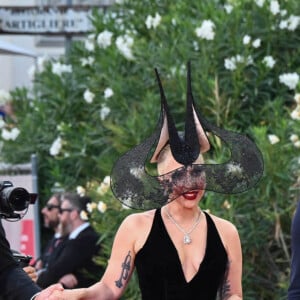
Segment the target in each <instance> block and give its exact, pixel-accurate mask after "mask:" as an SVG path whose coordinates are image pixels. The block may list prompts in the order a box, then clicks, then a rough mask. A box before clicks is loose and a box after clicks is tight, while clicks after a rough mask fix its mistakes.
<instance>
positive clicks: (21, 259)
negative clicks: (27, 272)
mask: <svg viewBox="0 0 300 300" xmlns="http://www.w3.org/2000/svg"><path fill="white" fill-rule="evenodd" d="M13 257H14V259H15V260H16V262H17V263H18V265H19V266H20V267H21V268H24V267H27V266H28V265H29V262H30V260H31V259H32V256H30V255H22V254H20V253H18V252H13Z"/></svg>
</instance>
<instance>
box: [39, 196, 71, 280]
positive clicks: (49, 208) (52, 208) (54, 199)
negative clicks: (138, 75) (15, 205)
mask: <svg viewBox="0 0 300 300" xmlns="http://www.w3.org/2000/svg"><path fill="white" fill-rule="evenodd" d="M61 197H62V194H61V193H55V194H53V195H52V196H51V197H50V198H49V200H48V201H47V203H46V205H45V206H44V207H43V209H42V210H41V213H42V215H43V219H44V227H45V228H48V229H50V230H53V231H54V235H53V236H52V238H51V239H50V240H49V241H48V243H47V245H46V247H45V248H44V249H43V253H42V255H41V256H40V257H39V258H38V259H37V260H36V262H35V264H34V267H35V269H36V271H37V272H38V274H39V273H40V272H42V271H43V269H45V268H47V264H48V260H49V258H50V256H51V255H52V253H53V252H54V249H55V247H56V245H57V244H58V243H60V242H61V241H62V240H64V238H65V237H63V236H62V235H61V230H60V222H59V209H60V204H61Z"/></svg>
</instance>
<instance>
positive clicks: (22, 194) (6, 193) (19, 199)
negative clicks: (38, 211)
mask: <svg viewBox="0 0 300 300" xmlns="http://www.w3.org/2000/svg"><path fill="white" fill-rule="evenodd" d="M0 201H1V202H2V203H1V204H2V205H1V206H2V207H3V208H4V207H5V208H8V209H9V210H12V211H22V210H24V209H26V208H27V207H28V205H29V203H30V195H29V193H28V192H27V191H26V190H25V189H23V188H21V187H17V188H13V187H6V188H5V189H3V190H2V191H1V193H0Z"/></svg>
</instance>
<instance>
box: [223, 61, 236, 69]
mask: <svg viewBox="0 0 300 300" xmlns="http://www.w3.org/2000/svg"><path fill="white" fill-rule="evenodd" d="M224 66H225V68H226V69H227V70H230V71H233V70H235V69H236V62H235V60H234V59H232V58H225V62H224Z"/></svg>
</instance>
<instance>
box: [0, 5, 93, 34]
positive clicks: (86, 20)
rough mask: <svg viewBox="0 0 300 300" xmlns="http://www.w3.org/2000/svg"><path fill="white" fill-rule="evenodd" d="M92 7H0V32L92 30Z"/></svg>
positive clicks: (72, 31) (82, 31) (78, 31)
mask: <svg viewBox="0 0 300 300" xmlns="http://www.w3.org/2000/svg"><path fill="white" fill-rule="evenodd" d="M91 12H92V8H91V7H89V8H86V7H81V8H80V9H78V8H77V9H75V8H73V7H72V8H64V7H57V8H41V7H10V8H4V7H2V8H0V33H3V34H4V33H5V34H9V33H22V34H46V33H50V34H72V33H73V34H78V33H86V32H89V31H91V30H92V23H91V21H90V17H91Z"/></svg>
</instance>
